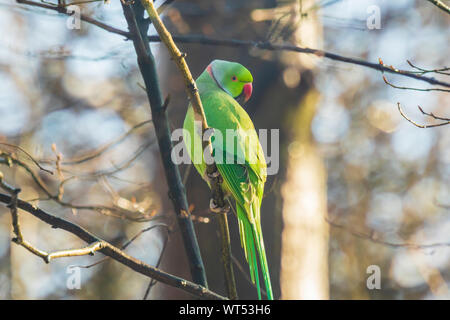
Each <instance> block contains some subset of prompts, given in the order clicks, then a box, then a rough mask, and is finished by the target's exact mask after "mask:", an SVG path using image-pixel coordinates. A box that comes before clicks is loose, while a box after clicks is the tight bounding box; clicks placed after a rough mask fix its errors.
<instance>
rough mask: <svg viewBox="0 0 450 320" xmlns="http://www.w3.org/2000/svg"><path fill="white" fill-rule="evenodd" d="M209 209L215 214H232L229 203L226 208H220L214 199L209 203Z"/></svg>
mask: <svg viewBox="0 0 450 320" xmlns="http://www.w3.org/2000/svg"><path fill="white" fill-rule="evenodd" d="M209 209H210V210H211V211H212V212H213V213H226V214H228V213H229V212H230V206H229V204H228V203H226V204H225V206H223V207H220V206H219V205H217V203H216V201H214V199H211V200H210V201H209Z"/></svg>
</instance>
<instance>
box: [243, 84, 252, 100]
mask: <svg viewBox="0 0 450 320" xmlns="http://www.w3.org/2000/svg"><path fill="white" fill-rule="evenodd" d="M243 91H244V102H247V101H248V99H250V97H251V96H252V91H253V87H252V84H251V83H250V82H249V83H246V84H244V88H243Z"/></svg>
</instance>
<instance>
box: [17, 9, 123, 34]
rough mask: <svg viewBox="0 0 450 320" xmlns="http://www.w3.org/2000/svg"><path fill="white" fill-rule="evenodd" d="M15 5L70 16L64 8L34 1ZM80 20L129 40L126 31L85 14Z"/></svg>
mask: <svg viewBox="0 0 450 320" xmlns="http://www.w3.org/2000/svg"><path fill="white" fill-rule="evenodd" d="M16 1H17V3H20V4H26V5H29V6H34V7H39V8H44V9H49V10H53V11H56V12H58V13H62V14H65V15H66V16H71V15H72V13H70V12H69V10H68V9H67V8H66V7H65V6H58V5H50V4H45V3H42V2H35V1H29V0H16ZM80 19H81V20H82V21H84V22H87V23H89V24H92V25H95V26H97V27H99V28H101V29H103V30H106V31H108V32H112V33H116V34H119V35H121V36H124V37H126V38H130V34H129V33H128V32H126V31H123V30H120V29H118V28H115V27H113V26H110V25H108V24H106V23H103V22H101V21H98V20H95V19H94V18H91V17H89V16H87V15H85V14H81V15H80Z"/></svg>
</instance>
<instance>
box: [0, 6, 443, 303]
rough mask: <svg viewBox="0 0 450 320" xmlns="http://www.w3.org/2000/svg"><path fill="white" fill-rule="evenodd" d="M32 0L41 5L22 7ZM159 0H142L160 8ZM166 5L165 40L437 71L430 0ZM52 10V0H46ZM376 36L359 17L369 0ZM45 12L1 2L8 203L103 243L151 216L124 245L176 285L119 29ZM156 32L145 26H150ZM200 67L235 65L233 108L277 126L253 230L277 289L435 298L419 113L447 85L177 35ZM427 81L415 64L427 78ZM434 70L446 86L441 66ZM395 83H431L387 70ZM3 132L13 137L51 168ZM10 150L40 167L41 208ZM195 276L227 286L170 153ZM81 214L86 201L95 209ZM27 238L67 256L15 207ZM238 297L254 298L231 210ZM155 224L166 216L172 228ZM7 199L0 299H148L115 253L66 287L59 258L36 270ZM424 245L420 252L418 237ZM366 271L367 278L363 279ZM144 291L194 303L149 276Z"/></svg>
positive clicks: (280, 292) (433, 161) (436, 255)
mask: <svg viewBox="0 0 450 320" xmlns="http://www.w3.org/2000/svg"><path fill="white" fill-rule="evenodd" d="M36 1H38V0H36ZM163 2H164V1H156V4H157V5H160V4H161V3H163ZM169 2H170V6H167V8H165V10H164V12H163V13H162V17H163V18H164V22H165V23H166V25H167V27H168V29H169V30H170V31H171V32H172V34H174V35H204V36H208V37H214V38H218V39H241V40H254V41H271V42H273V43H290V44H294V45H298V46H306V47H311V48H317V49H323V50H325V51H329V52H334V53H337V54H340V55H343V56H347V57H354V58H361V59H363V60H367V61H370V62H374V63H377V62H378V59H379V58H381V59H382V60H383V61H384V63H386V64H387V65H394V66H395V67H397V68H399V69H408V70H410V69H411V66H410V65H408V63H407V60H409V61H411V62H412V63H413V64H414V65H416V66H419V67H422V68H425V69H437V68H443V67H446V66H448V63H449V61H448V53H449V49H450V48H449V41H450V32H449V24H450V15H448V14H446V13H445V12H444V11H443V10H439V9H438V8H437V7H436V6H434V5H433V4H431V3H430V2H429V1H426V0H396V1H384V0H378V1H376V0H372V1H370V0H340V1H339V0H328V1H325V0H322V1H320V0H316V1H312V0H311V1H306V0H304V1H302V0H298V1H293V0H278V1H277V0H246V1H242V0H240V1H238V0H216V1H210V0H197V1H183V0H175V1H169ZM55 3H56V2H55ZM373 5H375V6H377V7H378V8H380V11H379V12H380V17H381V20H380V22H381V25H380V28H379V29H369V28H368V27H367V19H368V18H369V17H370V16H371V15H372V14H373V12H372V11H371V9H370V8H372V9H373V7H371V6H373ZM80 8H81V13H83V14H84V15H87V16H90V17H93V18H95V19H96V20H99V21H103V22H105V23H107V24H109V25H112V26H115V27H117V28H119V29H122V30H127V25H126V22H125V19H124V16H123V12H122V8H121V4H120V2H119V1H118V0H112V1H110V2H108V3H103V2H101V1H100V2H93V3H86V4H82V5H80ZM67 21H68V17H67V16H66V15H63V14H57V12H56V11H52V10H47V9H45V8H38V7H35V6H29V5H25V4H19V3H16V2H14V1H12V0H0V30H1V31H0V35H1V38H0V143H4V144H3V145H1V144H0V151H1V154H0V171H1V172H3V174H4V176H5V181H6V182H8V183H9V184H10V185H13V186H17V187H19V186H20V188H21V189H22V191H21V193H20V198H21V199H23V200H27V201H30V202H32V203H33V204H35V205H37V206H39V207H40V208H43V209H45V210H47V211H48V212H51V213H53V214H56V215H58V216H61V217H63V218H65V219H68V220H70V221H73V222H75V223H77V224H79V225H81V226H83V227H85V228H86V229H87V230H89V231H91V232H93V233H94V234H96V235H98V236H99V237H101V238H103V239H105V240H107V241H110V242H111V243H113V244H117V245H119V246H120V245H121V244H123V243H125V242H126V241H127V240H128V239H130V238H132V237H133V236H134V235H135V234H137V233H138V232H139V231H140V230H142V229H144V228H147V227H149V226H152V225H159V226H158V227H155V228H154V229H152V230H150V231H148V232H145V233H144V234H142V235H141V236H140V237H139V238H138V239H136V240H135V241H134V242H133V243H132V244H131V245H130V246H129V247H128V248H127V249H126V252H127V253H129V254H130V255H132V256H135V257H137V258H140V259H142V260H144V261H146V262H147V263H149V264H151V265H155V264H157V263H158V260H159V259H160V257H161V252H162V251H164V254H163V255H162V259H161V261H160V262H161V263H160V265H159V267H160V268H161V269H162V270H164V271H166V272H169V273H171V274H175V275H178V276H181V277H183V278H186V279H190V273H189V268H188V264H187V261H186V256H185V252H184V247H183V244H182V242H181V237H180V232H179V230H178V225H177V223H176V220H175V216H174V214H173V207H172V204H171V202H170V199H169V197H168V194H167V191H168V187H167V184H166V180H165V176H164V172H163V170H162V165H161V158H160V155H159V149H158V145H157V143H156V138H155V135H154V130H153V126H152V123H151V121H149V120H150V118H151V115H150V109H149V105H148V100H147V97H146V94H145V91H144V90H142V88H141V85H142V83H143V82H142V78H141V75H140V73H139V69H138V67H137V63H136V53H135V51H134V49H133V46H132V43H131V41H124V37H122V36H120V35H117V34H114V33H110V32H107V31H105V30H102V29H100V28H98V27H96V26H94V25H91V24H87V23H85V22H82V23H81V26H80V28H79V29H70V28H68V27H67V23H68V22H67ZM150 33H151V34H156V33H155V30H154V29H153V28H152V27H150ZM179 47H180V48H181V50H182V51H183V52H186V53H187V62H188V64H189V66H190V68H191V71H192V72H193V75H194V76H195V77H197V76H198V75H200V73H201V72H202V71H203V70H204V68H205V67H206V66H207V65H208V64H209V62H210V61H211V60H213V59H224V60H231V61H238V62H240V63H242V64H243V65H244V66H246V67H247V68H248V69H249V70H250V71H251V72H252V73H253V76H254V84H253V87H254V91H253V96H252V98H251V99H250V101H249V102H248V104H247V105H246V110H247V111H248V113H249V114H250V116H251V118H252V120H253V122H254V124H255V127H256V128H257V129H260V128H267V129H280V170H279V172H278V173H277V174H276V175H272V176H270V177H269V178H268V181H267V184H266V196H265V198H264V200H263V203H262V227H263V234H264V239H265V244H266V251H267V255H268V260H269V267H270V270H271V277H272V283H273V286H274V294H275V297H276V298H282V299H308V298H309V299H328V298H330V299H449V298H450V292H449V288H448V286H449V284H450V218H449V215H448V214H449V206H450V125H449V126H442V127H437V128H428V129H421V128H418V127H416V126H414V125H413V124H411V123H409V122H408V121H407V120H406V119H404V118H403V117H402V116H401V114H400V113H399V111H398V109H397V103H398V102H399V103H401V105H402V107H403V110H404V112H405V114H407V115H408V117H410V118H411V119H413V120H414V121H417V122H418V123H421V124H426V123H430V122H431V123H434V122H433V121H434V120H433V119H431V118H430V117H425V116H424V115H423V114H421V113H420V111H419V110H418V109H417V105H420V106H421V107H422V108H423V109H424V110H425V111H427V112H433V113H435V114H436V115H441V116H443V117H445V116H447V117H448V116H449V115H450V113H449V111H448V106H449V98H448V97H449V96H448V93H446V92H440V91H430V92H421V91H413V90H402V89H396V88H393V87H391V86H389V85H387V84H386V83H385V82H384V81H383V78H382V74H381V73H380V72H378V71H375V70H372V69H368V68H363V67H361V66H356V65H352V64H345V63H341V62H337V61H333V60H329V59H328V60H327V59H322V58H319V57H317V56H312V55H305V54H300V53H295V52H287V51H269V50H261V49H257V48H248V47H240V46H236V47H225V46H211V45H204V44H199V43H192V44H187V43H179ZM151 48H152V51H153V53H154V54H155V56H156V60H157V63H158V73H159V77H160V81H161V89H162V91H163V95H164V96H165V95H167V94H170V96H171V100H170V104H169V107H168V114H169V118H170V123H171V126H172V128H173V129H175V128H179V127H181V126H182V122H183V119H184V115H185V112H186V108H187V97H186V93H185V89H184V84H183V81H182V78H181V76H180V74H179V72H178V71H177V70H176V68H175V65H174V63H173V61H171V60H170V59H169V57H168V53H167V50H166V49H165V47H164V46H163V45H161V44H160V43H152V44H151ZM427 75H428V74H427ZM430 76H433V77H436V78H438V79H444V80H445V75H442V74H432V75H430ZM386 77H387V79H388V80H389V81H390V82H391V83H393V84H395V85H397V86H402V87H415V88H429V87H430V86H429V85H428V84H427V83H425V82H419V81H415V80H413V79H409V78H406V77H402V76H398V75H391V74H386ZM6 143H7V144H13V145H17V146H20V147H21V148H23V149H24V150H26V151H27V152H28V153H29V154H30V155H32V156H33V157H34V158H35V159H36V160H38V161H39V163H40V165H42V166H43V167H44V168H48V169H51V170H53V171H55V173H54V175H49V174H48V173H46V172H44V171H42V170H39V168H38V167H37V166H36V165H35V164H34V163H33V162H32V161H31V160H30V158H29V157H28V156H27V155H26V154H24V153H23V152H21V151H20V150H18V149H17V148H14V147H12V146H10V145H6ZM5 154H14V155H15V157H16V158H17V159H18V160H19V161H21V162H23V163H25V164H26V165H27V166H28V167H29V168H31V169H32V170H33V172H35V173H36V175H37V176H38V177H39V180H40V181H41V182H42V184H43V185H45V186H46V188H47V190H48V191H49V193H50V195H57V196H56V197H54V198H53V200H48V198H49V194H46V192H45V190H43V188H41V187H39V186H38V185H37V184H36V182H35V181H34V180H33V179H32V177H31V176H30V174H29V173H28V172H27V171H26V170H24V168H22V167H20V166H18V165H12V166H11V167H8V165H7V162H8V161H7V157H5ZM180 170H181V173H182V176H183V178H184V179H185V185H186V191H187V196H188V201H189V204H190V206H191V209H192V214H193V217H194V223H195V228H196V232H197V236H198V241H199V245H200V249H201V253H202V257H203V261H204V264H205V267H206V272H207V278H208V283H209V287H210V289H211V290H212V291H215V292H217V293H219V294H222V295H225V294H226V291H225V287H224V280H223V273H222V265H221V261H220V239H219V237H218V227H217V221H216V219H215V217H214V215H213V214H211V213H209V210H208V209H209V197H210V192H209V190H208V188H207V185H206V184H205V183H204V182H202V181H201V179H200V177H199V176H198V175H197V173H196V172H195V171H194V170H191V172H189V166H187V165H182V166H181V168H180ZM92 207H95V208H92ZM20 220H21V225H22V229H23V233H24V237H25V238H26V239H28V240H29V241H30V242H32V243H33V244H34V245H36V246H37V247H38V248H41V249H43V250H48V251H53V250H60V249H66V248H78V247H82V246H84V245H85V244H84V243H83V242H82V241H81V240H79V239H78V238H76V237H74V236H73V235H71V234H69V233H67V232H64V231H61V230H59V229H57V230H54V229H52V228H51V227H50V226H49V225H47V224H45V223H42V222H41V221H39V220H38V219H36V218H34V217H32V216H31V215H29V214H27V213H20ZM229 221H230V229H231V238H232V251H233V255H234V257H235V259H236V260H237V262H238V264H239V265H240V266H241V267H242V270H240V268H239V267H237V266H235V273H236V281H237V284H238V293H239V297H240V298H243V299H255V298H256V290H255V289H254V288H253V287H252V285H251V284H250V283H249V281H248V279H247V278H246V277H247V274H248V267H247V264H246V262H245V259H244V256H243V251H242V249H241V247H240V243H239V236H238V229H237V224H236V220H235V219H234V217H230V219H229ZM165 225H167V226H170V229H168V228H166V227H165ZM11 238H12V228H11V216H10V214H9V210H8V209H7V208H6V206H4V205H3V204H2V205H0V299H142V298H143V297H144V294H145V292H146V290H147V289H148V287H149V279H148V278H146V277H144V276H142V275H140V274H138V273H135V272H133V271H131V270H130V269H128V268H126V267H124V266H123V265H121V264H118V263H117V262H115V261H112V260H111V259H110V260H106V261H104V262H102V263H100V264H97V265H95V266H91V267H89V268H82V269H81V278H82V284H81V288H80V289H78V290H77V289H75V290H70V289H68V288H67V286H66V279H67V277H68V273H67V267H68V266H74V265H75V266H85V267H86V266H90V265H91V264H93V263H95V262H97V261H100V260H102V259H103V256H102V255H101V254H95V256H94V257H91V256H85V257H78V258H63V259H57V260H55V261H52V262H51V263H50V264H45V263H43V262H42V260H41V259H40V258H39V257H36V256H34V255H32V254H31V253H29V252H27V251H26V250H25V249H24V248H22V247H20V246H17V245H15V244H14V243H11ZM417 245H418V246H417ZM371 265H375V266H378V267H379V268H380V271H381V289H373V290H370V289H368V287H367V285H366V281H367V278H368V277H369V276H370V275H371V273H367V268H368V267H369V266H371ZM147 298H149V299H178V298H191V296H190V295H188V294H187V293H185V292H183V291H181V290H179V289H175V288H172V287H169V286H166V285H164V284H160V283H156V284H155V285H153V287H152V289H151V291H150V292H149V295H148V297H147Z"/></svg>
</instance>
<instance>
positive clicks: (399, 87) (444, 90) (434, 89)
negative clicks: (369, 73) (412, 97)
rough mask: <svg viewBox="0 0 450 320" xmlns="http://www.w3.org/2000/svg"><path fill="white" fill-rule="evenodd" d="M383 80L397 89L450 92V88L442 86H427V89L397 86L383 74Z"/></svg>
mask: <svg viewBox="0 0 450 320" xmlns="http://www.w3.org/2000/svg"><path fill="white" fill-rule="evenodd" d="M383 80H384V82H385V83H386V84H387V85H389V86H391V87H392V88H395V89H401V90H413V91H424V92H427V91H441V92H450V89H442V88H425V89H422V88H412V87H401V86H397V85H395V84H392V83H390V82H389V81H388V80H387V78H386V76H383Z"/></svg>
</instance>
